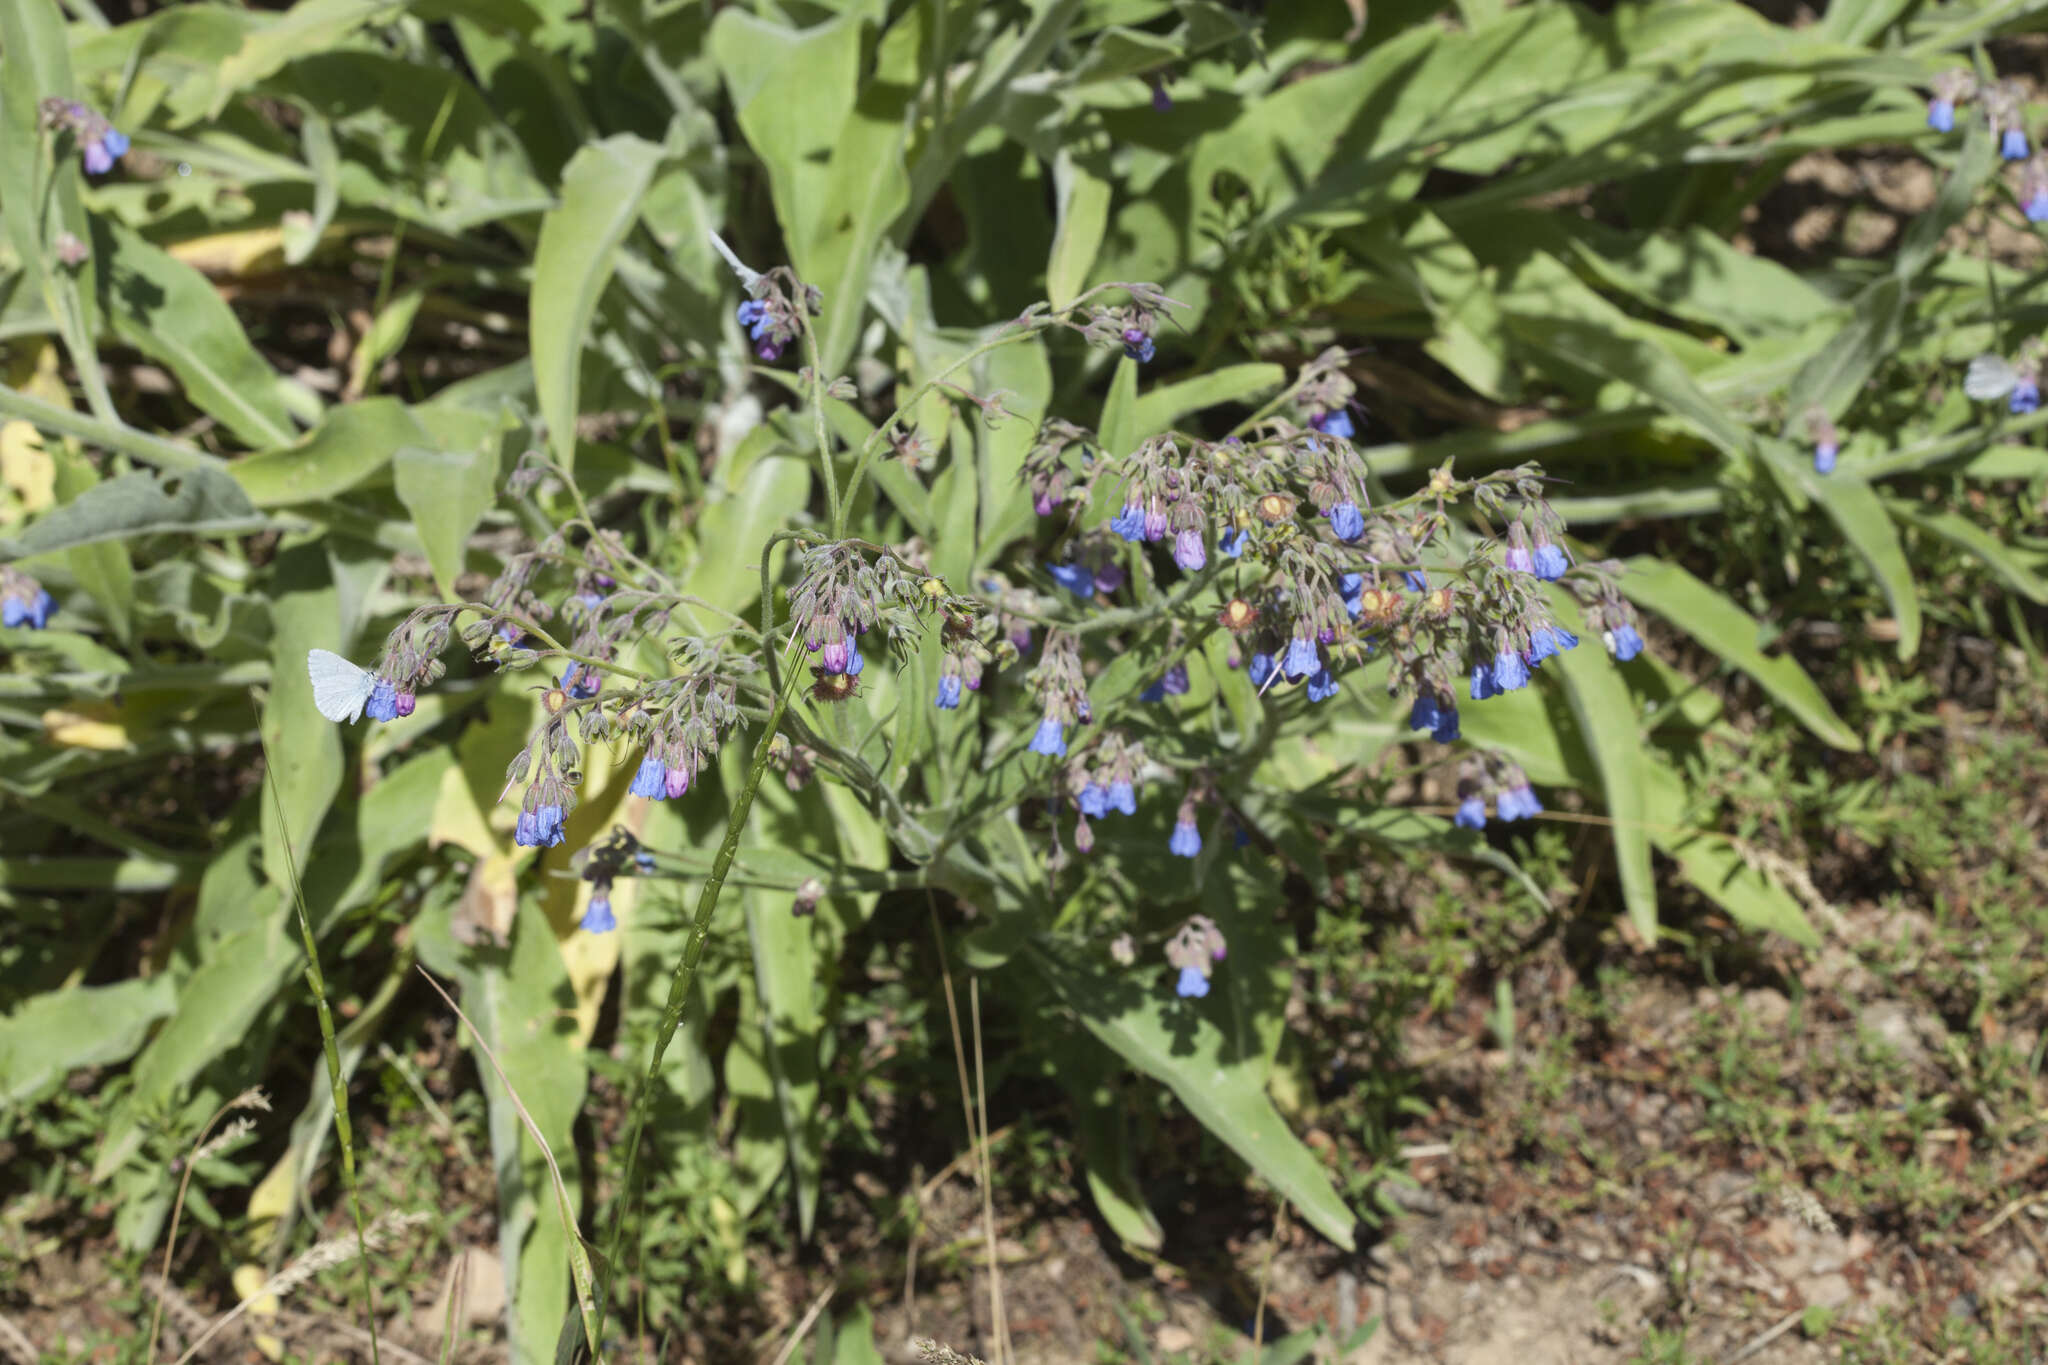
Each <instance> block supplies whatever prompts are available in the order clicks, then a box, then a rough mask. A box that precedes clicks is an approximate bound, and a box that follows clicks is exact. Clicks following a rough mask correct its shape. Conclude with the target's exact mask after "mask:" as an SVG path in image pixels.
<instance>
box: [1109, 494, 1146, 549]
mask: <svg viewBox="0 0 2048 1365" xmlns="http://www.w3.org/2000/svg"><path fill="white" fill-rule="evenodd" d="M1109 529H1110V530H1112V531H1114V532H1116V533H1117V534H1118V535H1120V536H1122V537H1123V538H1124V539H1125V540H1128V541H1131V542H1133V543H1136V542H1138V541H1140V540H1143V539H1144V538H1145V506H1144V504H1143V503H1136V502H1127V503H1125V504H1124V508H1123V511H1121V512H1118V513H1117V514H1116V516H1115V517H1114V518H1113V519H1112V520H1111V521H1110V523H1109Z"/></svg>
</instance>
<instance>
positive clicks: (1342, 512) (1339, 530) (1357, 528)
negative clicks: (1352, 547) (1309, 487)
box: [1329, 498, 1365, 541]
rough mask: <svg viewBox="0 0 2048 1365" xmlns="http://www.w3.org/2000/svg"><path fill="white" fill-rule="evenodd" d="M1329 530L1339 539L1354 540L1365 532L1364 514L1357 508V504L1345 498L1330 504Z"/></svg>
mask: <svg viewBox="0 0 2048 1365" xmlns="http://www.w3.org/2000/svg"><path fill="white" fill-rule="evenodd" d="M1329 515H1330V530H1331V531H1332V532H1334V533H1335V534H1336V537H1337V539H1339V540H1346V541H1349V540H1356V539H1358V538H1359V537H1360V536H1362V535H1364V534H1365V514H1364V513H1363V512H1360V511H1359V510H1358V504H1357V503H1355V502H1353V501H1351V499H1349V498H1346V499H1344V501H1342V502H1338V503H1332V504H1331V505H1330V513H1329Z"/></svg>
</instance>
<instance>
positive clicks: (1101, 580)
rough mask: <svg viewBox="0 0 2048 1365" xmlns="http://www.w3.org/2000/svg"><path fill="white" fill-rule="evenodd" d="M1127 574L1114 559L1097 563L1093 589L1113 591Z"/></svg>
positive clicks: (1119, 586) (1122, 583) (1121, 584)
mask: <svg viewBox="0 0 2048 1365" xmlns="http://www.w3.org/2000/svg"><path fill="white" fill-rule="evenodd" d="M1129 576H1130V575H1128V574H1126V573H1125V572H1124V566H1123V565H1121V564H1118V563H1116V562H1115V561H1114V560H1110V561H1105V562H1103V563H1101V564H1098V565H1096V566H1095V591H1097V592H1115V591H1116V590H1117V589H1118V588H1121V587H1122V586H1123V585H1124V580H1125V579H1126V578H1128V577H1129Z"/></svg>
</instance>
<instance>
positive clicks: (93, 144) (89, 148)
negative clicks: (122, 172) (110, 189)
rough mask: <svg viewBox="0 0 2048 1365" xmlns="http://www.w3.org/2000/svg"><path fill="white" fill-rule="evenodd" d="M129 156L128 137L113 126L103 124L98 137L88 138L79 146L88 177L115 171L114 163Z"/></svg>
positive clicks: (80, 157)
mask: <svg viewBox="0 0 2048 1365" xmlns="http://www.w3.org/2000/svg"><path fill="white" fill-rule="evenodd" d="M126 155H128V135H127V134H126V133H124V132H122V131H121V130H120V129H118V128H115V127H114V126H113V125H111V124H103V125H102V126H101V127H100V128H99V130H98V136H96V137H87V138H86V140H85V141H84V142H83V143H81V144H80V145H79V159H80V160H81V161H83V162H84V163H85V173H86V174H87V175H105V174H106V173H107V172H108V171H111V170H113V169H114V163H115V162H116V161H119V160H120V159H121V158H122V157H124V156H126Z"/></svg>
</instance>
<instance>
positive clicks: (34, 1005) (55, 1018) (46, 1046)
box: [0, 975, 177, 1105]
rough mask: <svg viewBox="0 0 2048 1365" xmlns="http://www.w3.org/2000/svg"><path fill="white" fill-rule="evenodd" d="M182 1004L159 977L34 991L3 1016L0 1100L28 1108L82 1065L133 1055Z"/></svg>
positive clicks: (170, 985) (102, 1063) (108, 1063)
mask: <svg viewBox="0 0 2048 1365" xmlns="http://www.w3.org/2000/svg"><path fill="white" fill-rule="evenodd" d="M176 1004H177V989H176V987H175V985H174V984H173V982H172V980H171V978H170V977H168V976H161V975H159V976H148V977H136V978H133V979H131V980H128V981H122V982H117V983H116V984H114V985H111V986H70V987H66V988H65V989H63V990H55V991H46V992H44V993H43V994H41V995H36V996H31V997H30V998H29V999H28V1001H27V1002H26V1003H24V1004H23V1005H22V1006H21V1008H19V1009H17V1010H15V1011H14V1013H12V1014H10V1015H8V1016H7V1017H5V1018H0V1102H4V1103H6V1104H10V1105H17V1104H20V1105H25V1104H27V1103H29V1102H30V1101H31V1100H33V1099H34V1098H35V1097H36V1096H37V1095H38V1094H40V1093H41V1092H42V1091H44V1090H45V1089H47V1088H48V1087H49V1086H51V1085H54V1084H55V1083H56V1082H58V1081H60V1080H62V1079H63V1078H64V1077H65V1075H67V1074H68V1073H70V1072H72V1071H76V1070H78V1069H79V1068H80V1067H87V1066H111V1065H113V1064H114V1063H116V1062H124V1061H126V1060H128V1058H129V1057H131V1056H133V1055H134V1053H135V1049H137V1048H139V1047H141V1046H142V1040H143V1039H144V1038H145V1037H147V1036H148V1033H149V1029H150V1026H151V1025H153V1024H154V1023H156V1021H157V1020H159V1019H162V1018H163V1017H164V1016H166V1015H168V1014H169V1013H170V1012H171V1011H172V1010H173V1009H174V1008H175V1007H176Z"/></svg>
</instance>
